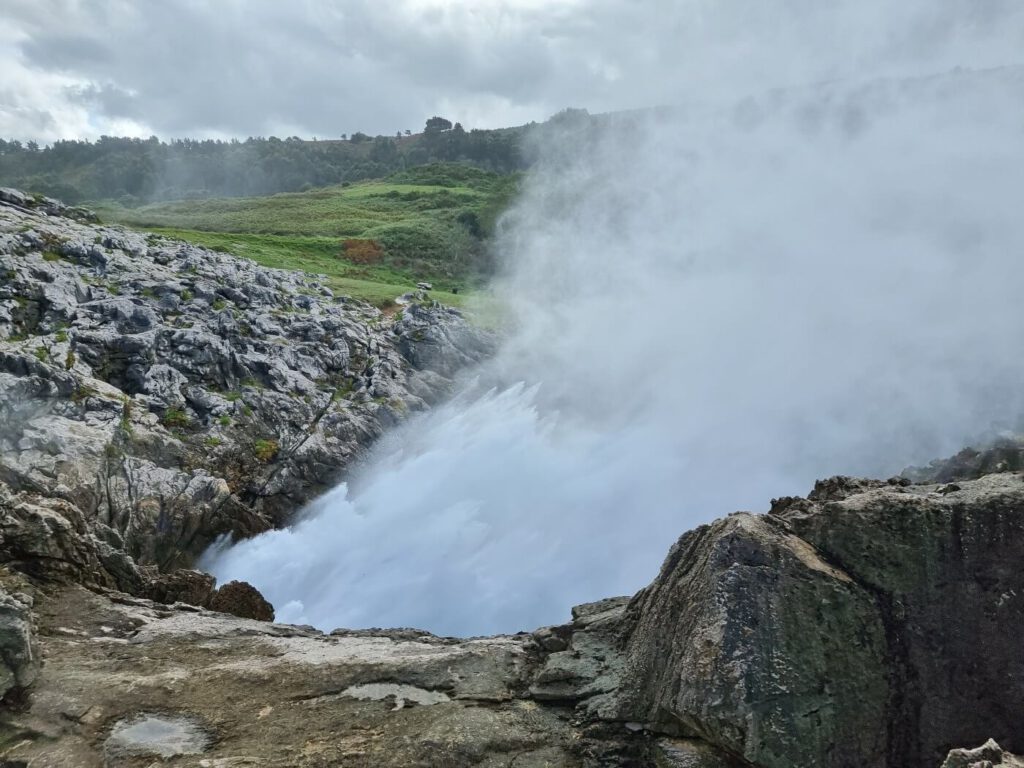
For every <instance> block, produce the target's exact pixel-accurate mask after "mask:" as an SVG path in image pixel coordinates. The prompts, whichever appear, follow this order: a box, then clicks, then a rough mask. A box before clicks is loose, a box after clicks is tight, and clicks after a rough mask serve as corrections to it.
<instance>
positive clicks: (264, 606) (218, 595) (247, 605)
mask: <svg viewBox="0 0 1024 768" xmlns="http://www.w3.org/2000/svg"><path fill="white" fill-rule="evenodd" d="M203 604H205V605H207V606H208V607H209V608H210V609H211V610H214V611H221V612H222V613H230V614H232V615H233V616H239V617H241V618H243V619H256V620H257V621H273V620H274V606H272V605H271V604H270V603H269V602H267V600H266V599H264V597H263V595H261V594H260V592H259V590H258V589H256V587H254V586H253V585H252V584H249V583H248V582H245V581H229V582H228V583H227V584H225V585H224V586H222V587H220V589H218V590H217V591H216V592H215V593H214V594H213V596H212V597H211V598H210V600H209V602H208V603H203Z"/></svg>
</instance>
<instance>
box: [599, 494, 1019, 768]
mask: <svg viewBox="0 0 1024 768" xmlns="http://www.w3.org/2000/svg"><path fill="white" fill-rule="evenodd" d="M957 486H958V487H957V489H956V490H951V489H949V488H948V487H947V486H946V485H926V486H918V485H903V484H899V483H895V484H890V483H886V482H877V481H858V480H852V479H850V478H837V479H833V480H829V481H824V482H822V483H819V484H818V485H817V486H816V488H815V492H814V493H813V494H812V495H813V496H814V498H813V499H811V498H808V499H786V500H778V501H777V502H776V504H775V505H774V507H773V511H772V513H771V514H769V515H767V516H753V515H748V514H735V515H732V516H730V517H728V518H726V519H724V520H720V521H717V522H715V523H712V524H711V525H708V526H703V527H701V528H698V529H697V530H695V531H692V532H690V533H688V534H686V535H684V536H683V537H682V538H681V539H680V540H679V542H678V543H677V544H676V545H675V546H674V547H673V549H672V551H671V552H670V554H669V557H668V559H667V560H666V562H665V564H664V566H663V567H662V571H661V573H660V574H659V576H658V578H657V579H656V580H655V581H654V583H653V584H652V585H651V586H650V587H648V588H646V589H645V590H642V591H641V592H640V593H639V594H638V595H637V596H636V597H635V598H634V599H633V601H632V602H631V603H630V605H629V608H628V609H627V612H626V616H625V618H624V629H623V634H624V638H625V640H624V654H625V657H626V658H625V666H624V669H623V671H622V673H621V674H620V680H621V684H620V690H619V691H618V693H617V697H618V700H619V709H618V716H619V717H620V718H621V719H624V720H633V721H638V722H642V723H645V724H646V725H648V726H649V727H651V728H653V729H655V730H657V731H661V732H664V733H669V734H676V735H679V736H683V737H688V738H698V739H701V740H703V741H706V742H708V743H710V744H712V745H714V746H716V747H719V748H721V749H724V750H725V751H726V752H728V753H731V754H734V755H737V756H740V757H742V758H743V759H744V760H746V761H747V762H749V763H750V764H752V765H756V766H765V767H766V768H768V767H771V768H775V767H776V766H778V767H780V768H781V766H791V765H828V766H851V768H852V767H853V766H857V767H858V768H864V767H871V766H877V767H878V768H883V767H886V768H891V767H893V766H933V765H937V764H939V762H940V761H941V759H942V757H943V756H944V755H945V754H946V751H947V750H948V749H949V745H950V744H951V743H953V744H955V743H964V742H967V743H970V742H971V741H973V740H976V739H978V740H980V738H983V737H979V734H985V733H989V734H993V735H995V736H996V738H998V739H999V741H1000V742H1001V743H1005V744H1007V745H1008V746H1009V747H1010V749H1011V750H1014V751H1019V750H1020V749H1021V747H1022V746H1024V744H1021V738H1022V732H1021V730H1020V728H1019V721H1018V718H1017V713H1018V712H1020V711H1022V710H1024V686H1022V685H1021V681H1022V680H1024V656H1022V655H1021V654H1020V653H1019V638H1020V636H1021V630H1022V628H1024V603H1022V602H1021V596H1022V595H1024V574H1022V573H1021V571H1020V569H1019V568H1017V567H1016V564H1017V563H1018V562H1020V559H1021V557H1022V556H1024V483H1022V482H1021V478H1020V476H1018V475H1016V474H997V475H989V476H986V477H983V478H981V479H978V480H973V481H964V482H962V483H958V484H957ZM994 691H998V692H999V693H998V695H997V696H996V697H993V692H994Z"/></svg>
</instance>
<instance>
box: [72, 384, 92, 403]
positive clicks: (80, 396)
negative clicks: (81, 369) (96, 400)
mask: <svg viewBox="0 0 1024 768" xmlns="http://www.w3.org/2000/svg"><path fill="white" fill-rule="evenodd" d="M95 394H96V390H95V389H93V388H92V387H90V386H87V385H85V384H80V385H78V386H77V387H75V390H74V391H73V392H72V393H71V402H73V403H75V404H76V405H77V404H79V403H83V402H85V401H86V400H88V399H89V398H90V397H92V396H93V395H95Z"/></svg>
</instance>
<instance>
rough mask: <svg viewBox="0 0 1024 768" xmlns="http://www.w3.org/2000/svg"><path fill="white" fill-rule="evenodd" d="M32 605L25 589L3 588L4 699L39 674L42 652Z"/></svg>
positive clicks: (0, 681) (0, 676)
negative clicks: (21, 590) (13, 590)
mask: <svg viewBox="0 0 1024 768" xmlns="http://www.w3.org/2000/svg"><path fill="white" fill-rule="evenodd" d="M31 609H32V598H31V597H29V596H28V595H26V594H25V593H23V592H18V593H14V594H11V593H9V592H7V591H6V590H5V589H0V701H5V700H7V699H8V698H9V697H12V696H17V695H18V694H20V693H21V692H22V691H24V690H25V689H26V688H28V687H29V686H30V685H32V683H33V682H34V681H35V679H36V677H37V676H38V675H39V669H40V665H41V663H42V655H41V653H40V650H39V642H38V640H37V638H36V627H35V618H34V617H33V615H32V612H31Z"/></svg>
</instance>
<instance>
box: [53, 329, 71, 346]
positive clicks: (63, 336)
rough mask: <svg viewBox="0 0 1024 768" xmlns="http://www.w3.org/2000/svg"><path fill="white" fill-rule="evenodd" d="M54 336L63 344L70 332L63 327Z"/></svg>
mask: <svg viewBox="0 0 1024 768" xmlns="http://www.w3.org/2000/svg"><path fill="white" fill-rule="evenodd" d="M53 338H54V340H55V341H57V342H58V343H59V344H63V343H64V342H65V341H67V340H68V332H67V331H65V330H64V329H63V328H62V329H60V330H59V331H57V332H56V333H55V334H54V335H53Z"/></svg>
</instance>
